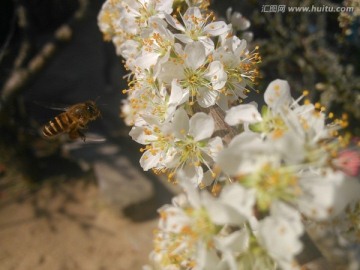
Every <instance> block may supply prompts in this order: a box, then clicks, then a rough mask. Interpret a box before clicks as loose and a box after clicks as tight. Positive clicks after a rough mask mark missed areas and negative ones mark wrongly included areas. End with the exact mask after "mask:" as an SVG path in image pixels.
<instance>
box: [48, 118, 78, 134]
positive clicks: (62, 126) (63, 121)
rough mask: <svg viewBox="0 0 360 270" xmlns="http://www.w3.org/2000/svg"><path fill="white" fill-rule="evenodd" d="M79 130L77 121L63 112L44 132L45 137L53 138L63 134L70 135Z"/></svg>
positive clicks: (50, 122)
mask: <svg viewBox="0 0 360 270" xmlns="http://www.w3.org/2000/svg"><path fill="white" fill-rule="evenodd" d="M77 128H78V123H77V120H76V119H74V118H73V117H71V116H69V115H68V113H66V112H63V113H61V114H59V115H58V116H56V117H55V118H54V119H53V120H51V121H49V123H47V124H46V125H44V127H43V129H42V132H43V134H44V136H45V137H53V136H56V135H58V134H61V133H70V131H71V130H76V129H77Z"/></svg>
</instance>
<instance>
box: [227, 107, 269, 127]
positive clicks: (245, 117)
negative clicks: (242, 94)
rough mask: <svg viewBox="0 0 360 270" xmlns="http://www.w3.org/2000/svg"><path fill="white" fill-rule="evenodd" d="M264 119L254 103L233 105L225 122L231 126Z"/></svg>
mask: <svg viewBox="0 0 360 270" xmlns="http://www.w3.org/2000/svg"><path fill="white" fill-rule="evenodd" d="M261 121H262V117H261V114H260V113H259V112H258V110H257V108H256V106H254V105H253V104H242V105H238V106H234V107H232V108H231V109H230V110H228V111H227V112H226V116H225V122H226V123H227V124H228V125H230V126H235V125H239V124H242V123H249V124H253V123H258V122H261Z"/></svg>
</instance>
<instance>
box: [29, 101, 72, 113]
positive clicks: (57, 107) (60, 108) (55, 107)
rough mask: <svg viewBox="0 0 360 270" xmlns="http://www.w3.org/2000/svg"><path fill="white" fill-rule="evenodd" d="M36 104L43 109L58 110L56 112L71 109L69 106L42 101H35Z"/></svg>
mask: <svg viewBox="0 0 360 270" xmlns="http://www.w3.org/2000/svg"><path fill="white" fill-rule="evenodd" d="M34 103H35V104H37V105H39V106H41V107H43V108H47V109H51V110H56V111H67V110H68V109H69V108H70V107H71V106H69V105H62V104H52V103H49V102H42V101H34Z"/></svg>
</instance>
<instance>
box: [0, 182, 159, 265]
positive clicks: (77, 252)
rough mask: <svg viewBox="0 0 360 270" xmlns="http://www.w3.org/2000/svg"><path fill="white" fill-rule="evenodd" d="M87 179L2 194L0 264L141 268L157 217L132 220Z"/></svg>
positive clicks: (150, 245)
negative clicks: (139, 221)
mask: <svg viewBox="0 0 360 270" xmlns="http://www.w3.org/2000/svg"><path fill="white" fill-rule="evenodd" d="M86 181H89V176H87V177H86V179H83V180H79V179H78V180H73V181H70V182H63V183H61V181H60V182H59V181H57V183H58V184H56V185H55V186H53V185H44V186H43V187H42V188H41V189H40V190H37V192H35V193H33V194H27V195H25V196H24V195H22V196H20V195H18V196H16V197H12V196H10V197H9V196H2V199H1V201H0V202H1V208H0V239H1V245H0V269H2V270H10V269H14V270H27V269H39V270H40V269H44V270H45V269H46V270H52V269H54V270H57V269H58V270H66V269H69V270H75V269H76V270H81V269H84V270H92V269H94V270H95V269H96V270H105V269H119V270H129V269H141V266H142V265H143V264H145V263H146V262H147V258H148V253H149V252H150V250H151V247H152V235H153V234H152V231H153V229H154V228H155V227H156V223H157V221H156V220H155V219H152V220H150V221H144V222H141V223H135V222H132V221H130V220H129V219H127V218H125V217H124V216H122V215H121V213H120V211H117V210H116V209H115V208H114V207H109V205H108V204H106V203H105V202H104V200H103V197H102V195H101V194H100V193H99V189H98V188H97V186H96V185H95V184H94V183H93V182H90V183H89V182H86Z"/></svg>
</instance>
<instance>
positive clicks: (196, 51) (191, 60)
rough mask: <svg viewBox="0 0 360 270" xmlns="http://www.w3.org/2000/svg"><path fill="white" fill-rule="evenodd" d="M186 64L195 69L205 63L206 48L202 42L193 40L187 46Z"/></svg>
mask: <svg viewBox="0 0 360 270" xmlns="http://www.w3.org/2000/svg"><path fill="white" fill-rule="evenodd" d="M185 57H186V58H185V64H186V66H187V67H190V68H191V69H193V70H196V69H198V68H199V67H201V66H202V65H203V64H204V63H205V59H206V55H205V48H204V45H203V44H202V43H201V42H192V43H190V44H187V45H186V46H185Z"/></svg>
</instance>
